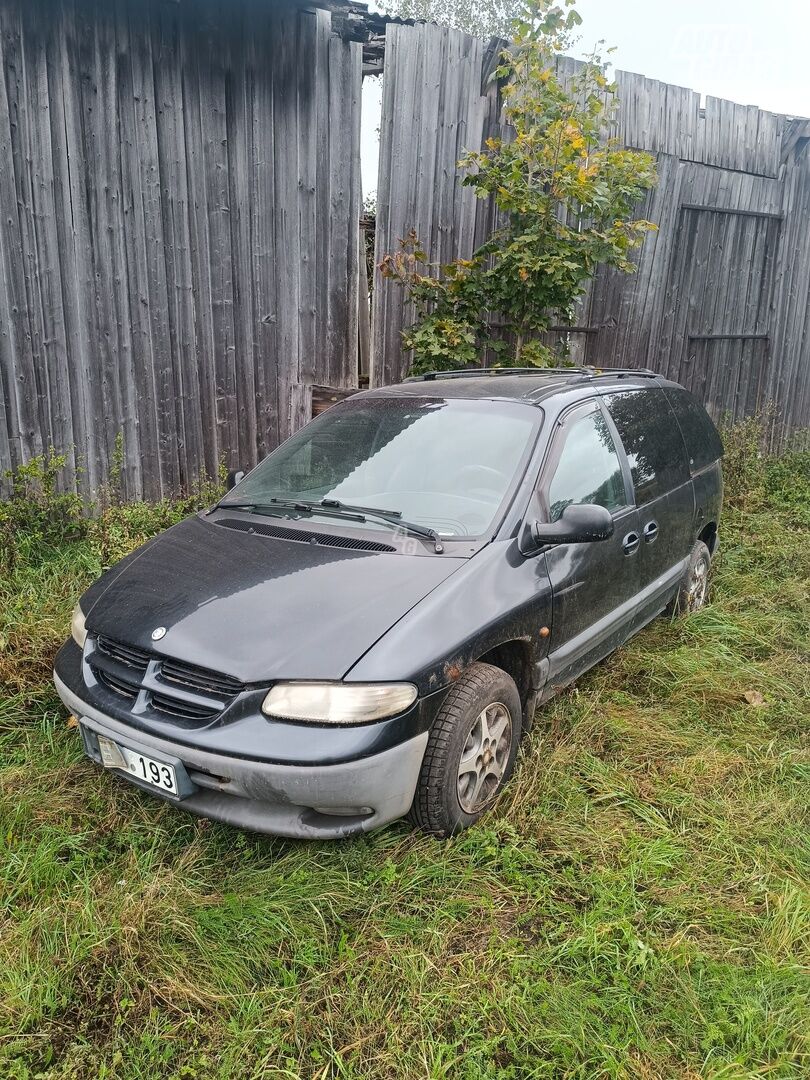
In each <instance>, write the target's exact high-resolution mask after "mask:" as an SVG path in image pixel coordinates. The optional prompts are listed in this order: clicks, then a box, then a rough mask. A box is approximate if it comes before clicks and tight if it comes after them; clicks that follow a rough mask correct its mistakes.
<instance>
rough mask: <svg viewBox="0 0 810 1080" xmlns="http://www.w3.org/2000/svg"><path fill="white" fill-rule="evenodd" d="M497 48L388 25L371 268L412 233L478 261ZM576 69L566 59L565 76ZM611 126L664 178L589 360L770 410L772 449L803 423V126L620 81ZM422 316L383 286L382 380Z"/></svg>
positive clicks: (722, 407)
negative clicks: (470, 158)
mask: <svg viewBox="0 0 810 1080" xmlns="http://www.w3.org/2000/svg"><path fill="white" fill-rule="evenodd" d="M497 55H498V45H497V42H491V43H490V44H489V45H486V44H484V43H483V42H480V41H476V40H475V39H473V38H469V37H466V36H465V35H463V34H460V33H458V32H457V31H453V30H448V29H446V28H440V27H436V26H431V25H419V26H406V25H396V24H392V25H389V26H388V28H387V34H386V51H385V93H384V101H383V121H382V144H381V154H380V171H379V188H378V208H377V241H376V242H377V259H376V261H377V262H378V263H379V261H380V259H381V258H382V255H383V254H385V253H386V252H389V251H393V250H395V249H396V247H397V244H398V241H399V238H401V237H404V236H405V235H407V233H408V232H409V230H411V229H415V230H416V232H417V234H418V236H419V238H420V240H421V241H422V244H423V246H424V248H425V250H426V251H427V252H428V255H429V257H430V259H431V261H435V262H437V263H440V262H447V261H449V260H450V259H452V258H455V257H459V256H460V257H468V256H469V255H470V254H471V253H472V251H473V250H474V248H475V247H476V246H477V245H478V244H480V243H481V241H482V240H483V239H484V238H485V237H486V236H487V235H489V233H490V231H491V229H492V228H493V224H494V222H493V210H492V207H491V206H490V205H489V204H487V203H486V202H480V201H478V200H476V199H475V198H473V197H471V192H470V191H469V189H465V188H463V187H462V186H461V177H460V175H459V172H458V170H457V168H456V162H457V160H458V159H459V157H460V156H461V153H462V151H463V150H465V149H478V148H480V147H481V145H482V141H483V140H484V139H486V138H487V137H488V136H489V135H491V134H502V133H503V129H502V127H501V119H500V113H501V102H500V98H499V90H498V86H497V84H495V83H493V82H492V81H490V79H489V74H490V72H491V71H492V69H493V66H494V64H495V62H496V60H497ZM572 63H573V62H570V61H563V63H562V67H563V70H562V74H563V75H564V74H565V67H566V66H567V65H569V64H572ZM617 82H618V84H619V98H620V101H621V108H620V112H619V116H618V130H617V134H618V135H619V136H620V138H621V139H622V141H623V142H624V143H625V144H626V145H628V146H632V147H635V148H638V149H645V150H649V151H651V152H653V153H654V154H655V155H656V157H657V160H658V169H659V176H660V182H659V185H658V187H657V188H656V189H655V190H654V191H653V192H651V193H650V196H649V198H648V199H647V201H646V205H644V206H641V207H640V208H639V213H640V214H641V215H642V216H644V217H648V218H649V219H651V220H652V221H654V222H655V223H656V224H657V225H658V226H659V231H658V232H657V233H655V234H652V235H651V236H649V237H648V238H647V240H646V241H645V244H644V247H643V248H642V250H641V252H640V255H639V259H638V272H637V273H636V274H634V275H630V276H628V275H624V274H619V273H618V272H614V271H609V270H608V271H605V270H603V271H600V272H599V273H598V274H597V276H596V278H595V280H594V281H593V283H592V285H591V287H590V288H589V290H588V292H587V294H586V296H585V297H584V299H583V302H582V304H581V305H580V312H579V315H578V317H577V320H576V322H577V329H576V331H575V332H573V333H571V334H569V335H568V340H569V343H570V347H571V350H572V355H573V357H574V358H575V359H576V360H577V361H579V362H582V363H588V364H593V365H596V366H616V367H650V368H653V369H654V370H656V371H661V372H663V373H664V374H666V375H668V376H670V377H672V378H674V379H677V380H678V381H679V382H682V383H684V384H685V385H686V386H688V387H690V388H691V389H693V390H694V391H695V392H696V393H697V394H698V396H699V397H700V398H701V400H703V401H704V402H705V403H706V405H707V407H708V408H709V410H710V411H711V412H712V413H713V414H714V415H715V416H719V415H720V414H723V413H728V414H731V415H732V416H735V417H740V416H745V415H750V414H751V413H752V412H754V411H756V410H757V409H758V408H759V407H760V406H762V405H763V404H764V403H765V402H766V401H772V402H774V403H775V405H776V407H777V410H778V417H777V423H776V429H775V435H774V438H775V442H776V443H777V444H779V443H782V442H784V440H785V439H786V438H787V437H788V436H789V435H790V433H791V432H794V431H797V430H800V429H806V428H807V427H808V426H810V302H809V301H810V151H808V144H809V143H810V121H807V120H805V119H792V118H789V117H785V116H780V115H776V114H774V113H768V112H763V111H762V110H760V109H757V108H754V107H751V106H741V105H735V104H733V103H732V102H729V101H722V100H719V99H716V98H708V99H707V101H706V104H705V108H701V103H700V98H699V96H698V95H697V94H696V93H694V92H692V91H691V90H686V89H683V88H681V87H676V86H670V85H668V84H666V83H660V82H656V81H654V80H652V79H646V78H643V77H641V76H639V75H632V74H628V73H626V72H618V73H617ZM411 315H412V313H411V312H410V311H409V309H408V307H407V305H406V304H405V302H404V298H403V294H402V292H401V290H400V289H399V288H398V287H397V286H396V285H395V284H393V283H391V282H389V281H385V280H382V279H381V278H380V276H379V273H378V274H377V278H376V281H375V306H374V321H373V347H372V357H373V367H372V380H373V382H374V383H376V384H379V383H386V382H392V381H396V380H397V379H399V378H401V377H402V375H403V374H404V373H405V372H406V370H407V367H408V363H409V357H408V356H406V355H404V354H403V351H402V348H401V345H400V336H399V335H400V331H401V329H402V327H403V326H404V325H407V324H408V322H409V321H410V319H411Z"/></svg>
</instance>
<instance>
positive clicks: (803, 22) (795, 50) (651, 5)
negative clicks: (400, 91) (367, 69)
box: [362, 0, 810, 191]
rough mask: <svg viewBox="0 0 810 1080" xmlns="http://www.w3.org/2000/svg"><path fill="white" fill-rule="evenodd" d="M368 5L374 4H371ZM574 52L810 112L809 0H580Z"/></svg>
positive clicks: (373, 157)
mask: <svg viewBox="0 0 810 1080" xmlns="http://www.w3.org/2000/svg"><path fill="white" fill-rule="evenodd" d="M369 6H371V7H373V6H374V5H373V4H370V5H369ZM577 10H578V11H579V13H580V15H581V16H582V19H583V25H582V41H581V46H580V49H579V53H580V54H581V53H582V52H585V51H588V50H589V49H590V47H591V46H592V45H593V43H594V42H596V41H599V40H600V39H604V40H605V41H606V42H607V44H608V45H615V46H616V52H615V53H613V55H612V57H611V60H612V62H613V64H614V65H615V67H616V68H619V69H622V70H624V71H635V72H638V73H639V74H641V75H647V76H649V77H650V78H652V79H661V80H662V81H663V82H670V83H676V84H677V85H679V86H688V87H690V88H691V89H692V90H697V91H698V92H699V93H701V94H704V95H707V94H708V95H711V96H713V97H724V98H730V99H731V100H732V101H736V102H739V103H740V104H743V105H758V106H759V107H760V108H762V109H771V110H773V111H774V112H781V113H788V114H790V115H794V116H810V56H809V55H808V54H810V0H770V2H768V3H763V2H762V0H678V2H677V3H671V2H665V0H578V2H577ZM378 84H379V80H376V79H375V80H368V79H367V80H366V86H365V88H364V92H363V110H364V116H363V140H362V155H363V186H364V190H366V191H373V190H374V189H375V188H376V186H377V127H378V125H379V112H380V87H379V85H378Z"/></svg>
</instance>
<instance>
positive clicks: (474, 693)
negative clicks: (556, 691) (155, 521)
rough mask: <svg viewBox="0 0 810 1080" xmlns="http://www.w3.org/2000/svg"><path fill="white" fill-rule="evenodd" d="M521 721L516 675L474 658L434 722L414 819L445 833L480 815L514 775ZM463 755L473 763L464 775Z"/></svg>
mask: <svg viewBox="0 0 810 1080" xmlns="http://www.w3.org/2000/svg"><path fill="white" fill-rule="evenodd" d="M504 720H506V726H505V728H504V727H503V722H504ZM521 724H522V708H521V702H520V695H519V694H518V690H517V687H516V686H515V683H514V680H513V679H512V678H511V677H510V676H509V675H507V674H506V672H505V671H502V670H501V668H498V667H494V666H493V665H492V664H482V663H474V664H470V666H469V667H468V668H467V669H466V671H465V672H464V674H463V675H462V676H461V678H460V679H459V680H458V682H457V683H455V685H454V686H453V687H452V689H451V690H450V692H449V693H448V695H447V697H446V698H445V699H444V702H443V703H442V707H441V709H440V710H439V713H438V715H437V717H436V719H435V721H434V722H433V727H432V728H431V730H430V736H429V738H428V744H427V748H426V750H425V757H424V761H423V762H422V770H421V772H420V773H419V780H418V781H417V785H416V793H415V795H414V800H413V805H412V806H411V810H410V814H409V818H410V820H411V821H412V822H413V823H414V824H415V825H417V826H418V827H419V828H420V829H422V830H423V832H427V833H430V834H431V835H433V836H439V837H448V836H452V835H453V834H454V833H458V832H461V831H462V829H467V828H469V827H470V825H473V824H474V823H475V822H476V821H478V819H479V818H480V817H481V815H482V814H483V813H484V812H485V811H487V810H488V809H489V808H490V807H491V806H492V804H493V803H494V802H495V800H496V798H497V796H498V794H499V793H500V791H501V790H502V788H503V786H504V784H505V783H506V782H507V780H508V779H509V777H510V776H511V775H512V770H513V769H514V765H515V757H516V756H517V751H518V744H519V742H520V733H521ZM489 740H494V746H489V745H487V743H488V742H489ZM482 745H483V752H482ZM463 758H464V759H466V763H467V764H469V765H470V766H471V767H470V768H469V769H466V770H465V772H464V774H463V776H461V775H460V769H461V768H462V759H463Z"/></svg>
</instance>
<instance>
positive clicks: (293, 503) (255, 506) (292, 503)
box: [214, 498, 366, 521]
mask: <svg viewBox="0 0 810 1080" xmlns="http://www.w3.org/2000/svg"><path fill="white" fill-rule="evenodd" d="M214 510H244V511H245V512H246V513H248V514H261V513H265V512H266V511H268V510H297V511H298V513H299V514H327V515H329V516H331V517H342V518H348V519H350V520H351V521H365V520H366V519H365V517H364V516H363V515H362V514H359V513H358V514H354V513H349V512H348V511H345V512H344V510H342V509H340V510H337V509H336V510H331V509H330V508H329V507H326V506H321V504H320V503H317V502H311V501H310V500H309V499H276V498H273V499H268V500H267V502H261V503H260V502H219V503H217V505H216V506H215V507H214Z"/></svg>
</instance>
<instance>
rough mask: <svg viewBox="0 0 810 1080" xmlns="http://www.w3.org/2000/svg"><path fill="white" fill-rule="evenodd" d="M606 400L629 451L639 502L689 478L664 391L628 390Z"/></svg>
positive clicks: (679, 435)
mask: <svg viewBox="0 0 810 1080" xmlns="http://www.w3.org/2000/svg"><path fill="white" fill-rule="evenodd" d="M604 400H605V404H606V405H607V407H608V410H609V411H610V415H611V416H612V417H613V422H614V423H615V425H616V427H617V428H618V430H619V437H620V438H621V440H622V443H623V444H624V449H625V451H626V452H627V457H628V460H629V462H630V470H631V472H632V474H633V487H634V488H635V491H636V503H637V505H639V506H641V505H642V504H643V503H648V502H650V501H651V500H652V499H657V498H658V497H659V495H664V494H666V492H668V491H672V489H673V488H676V487H678V485H679V484H682V483H684V482H685V481H686V480H688V479H689V466H688V462H687V458H686V451H685V450H684V445H683V439H682V438H681V430H680V428H679V426H678V422H677V420H676V419H675V415H674V414H673V412H672V410H671V409H670V407H669V404H668V402H667V399H666V398H665V397H664V394H663V391H662V390H660V389H659V388H657V387H656V388H655V389H652V390H627V391H624V392H623V393H619V394H607V395H606V396H605V399H604Z"/></svg>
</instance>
